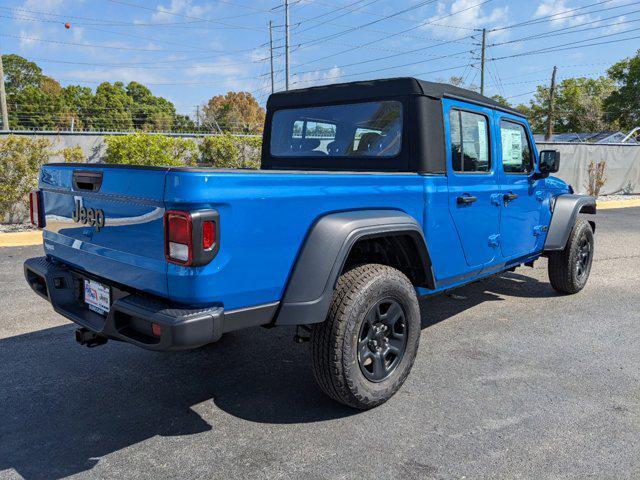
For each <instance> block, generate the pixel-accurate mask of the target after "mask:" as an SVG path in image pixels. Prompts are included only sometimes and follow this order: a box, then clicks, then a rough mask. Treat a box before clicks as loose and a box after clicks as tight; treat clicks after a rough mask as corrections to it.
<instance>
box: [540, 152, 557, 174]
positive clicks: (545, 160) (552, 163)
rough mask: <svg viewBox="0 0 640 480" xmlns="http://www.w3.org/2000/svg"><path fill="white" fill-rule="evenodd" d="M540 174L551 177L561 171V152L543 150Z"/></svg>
mask: <svg viewBox="0 0 640 480" xmlns="http://www.w3.org/2000/svg"><path fill="white" fill-rule="evenodd" d="M539 167H540V173H541V174H543V175H549V174H550V173H556V172H557V171H558V170H559V169H560V152H559V151H557V150H542V151H541V152H540V166H539Z"/></svg>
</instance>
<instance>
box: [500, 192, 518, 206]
mask: <svg viewBox="0 0 640 480" xmlns="http://www.w3.org/2000/svg"><path fill="white" fill-rule="evenodd" d="M502 198H503V199H504V201H505V203H506V202H511V201H513V200H515V199H516V198H518V194H517V193H513V192H509V193H505V194H504V196H503V197H502Z"/></svg>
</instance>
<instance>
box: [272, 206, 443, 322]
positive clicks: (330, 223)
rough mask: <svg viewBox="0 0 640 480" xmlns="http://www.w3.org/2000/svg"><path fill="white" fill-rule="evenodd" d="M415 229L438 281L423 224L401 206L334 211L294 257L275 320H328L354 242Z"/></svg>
mask: <svg viewBox="0 0 640 480" xmlns="http://www.w3.org/2000/svg"><path fill="white" fill-rule="evenodd" d="M399 234H402V235H405V234H406V235H410V236H411V237H412V239H413V240H414V242H415V243H416V247H417V248H418V249H419V254H420V258H421V259H423V266H424V268H425V269H426V271H425V278H426V279H427V280H426V282H427V284H428V285H429V286H432V288H433V285H435V278H434V276H433V269H432V265H431V257H430V256H429V251H428V249H427V245H426V242H425V239H424V235H423V231H422V228H421V227H420V224H419V223H418V222H417V221H416V220H415V219H414V218H413V217H411V216H410V215H408V214H406V213H404V212H401V211H397V210H356V211H347V212H338V213H331V214H328V215H325V216H323V217H321V218H320V219H319V220H318V221H316V222H315V223H314V225H313V226H312V227H311V229H310V231H309V233H308V235H307V238H306V240H305V242H304V244H303V246H302V249H301V250H300V254H299V255H298V258H297V260H296V262H295V265H294V267H293V270H292V272H291V275H290V276H289V281H288V282H287V286H286V289H285V293H284V296H283V299H282V302H281V303H280V308H279V311H278V313H277V315H276V318H275V322H274V323H275V324H276V325H307V324H312V323H319V322H322V321H324V319H325V317H326V316H327V312H328V310H329V306H330V304H331V298H332V296H333V290H334V288H335V285H336V282H337V281H338V277H339V275H340V272H341V271H342V268H343V267H344V264H345V261H346V259H347V257H348V255H349V252H350V251H351V248H352V247H353V245H354V244H355V243H356V242H357V241H358V240H361V239H363V238H370V237H376V236H385V235H399Z"/></svg>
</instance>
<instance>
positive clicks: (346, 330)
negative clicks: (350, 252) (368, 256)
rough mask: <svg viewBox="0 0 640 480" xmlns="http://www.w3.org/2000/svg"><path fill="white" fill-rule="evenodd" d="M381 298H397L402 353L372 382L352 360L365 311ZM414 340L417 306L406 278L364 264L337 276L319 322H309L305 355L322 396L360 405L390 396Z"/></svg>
mask: <svg viewBox="0 0 640 480" xmlns="http://www.w3.org/2000/svg"><path fill="white" fill-rule="evenodd" d="M384 299H392V300H393V301H395V302H397V303H398V304H399V305H400V307H401V308H402V310H403V312H404V322H403V324H404V326H405V327H406V333H405V334H406V344H405V348H404V353H403V355H402V357H401V359H400V360H399V361H398V363H397V366H396V367H395V369H394V370H393V371H392V372H391V373H390V374H389V376H388V378H385V379H384V380H382V381H380V382H373V381H371V380H369V379H367V378H366V377H365V375H364V374H363V372H362V370H361V366H360V364H359V362H358V354H357V343H358V338H359V336H360V332H361V327H362V324H363V322H364V321H365V316H366V315H367V313H368V312H370V311H371V309H372V308H374V307H375V306H376V304H377V303H378V302H380V301H383V300H384ZM419 340H420V308H419V306H418V299H417V297H416V292H415V289H414V287H413V286H412V284H411V282H410V281H409V279H408V278H407V277H406V276H405V275H404V274H403V273H402V272H400V271H398V270H396V269H394V268H391V267H388V266H386V265H378V264H366V265H361V266H358V267H355V268H353V269H352V270H349V271H347V272H345V273H343V274H342V275H341V276H340V278H339V279H338V282H337V285H336V289H335V291H334V294H333V299H332V302H331V307H330V308H329V313H328V314H327V318H326V320H325V321H324V322H323V323H318V324H315V325H313V327H312V332H311V354H312V364H313V374H314V377H315V379H316V382H317V383H318V385H319V386H320V388H321V389H322V391H323V392H324V393H326V394H327V395H328V396H330V397H331V398H333V399H334V400H337V401H338V402H341V403H343V404H346V405H348V406H351V407H354V408H358V409H362V410H366V409H370V408H373V407H376V406H378V405H380V404H382V403H384V402H386V401H387V400H388V399H389V398H391V397H392V396H393V395H394V394H395V393H396V392H397V391H398V389H399V388H400V387H401V386H402V384H403V383H404V381H405V379H406V378H407V375H409V372H410V370H411V367H412V366H413V362H414V360H415V357H416V352H417V350H418V342H419Z"/></svg>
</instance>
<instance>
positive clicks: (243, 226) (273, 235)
mask: <svg viewBox="0 0 640 480" xmlns="http://www.w3.org/2000/svg"><path fill="white" fill-rule="evenodd" d="M165 205H166V208H167V209H174V208H175V209H182V208H186V209H198V208H215V209H217V210H218V212H219V213H220V232H221V234H220V235H221V238H220V250H219V252H218V255H217V256H216V258H214V260H213V261H212V262H211V263H210V264H208V265H206V266H203V267H197V268H190V267H181V266H179V265H174V264H169V265H168V271H167V273H168V276H167V284H168V285H167V286H168V294H169V296H170V297H171V298H172V299H174V300H176V301H180V302H183V303H189V304H210V303H216V302H220V303H221V304H224V307H225V309H227V310H233V309H237V308H241V307H249V306H254V305H261V304H265V303H271V302H275V301H278V300H280V299H281V297H282V295H283V293H284V289H285V287H286V284H287V280H288V278H289V275H290V273H291V270H292V268H293V265H294V262H295V260H296V258H297V255H298V253H299V251H300V249H301V247H302V244H303V242H304V240H305V237H306V235H307V233H308V231H309V229H310V228H311V226H312V225H313V224H314V222H315V221H316V220H317V219H318V218H319V217H320V216H322V215H325V214H328V213H332V212H339V211H347V210H357V209H375V208H380V209H397V210H400V211H404V212H406V213H407V214H409V215H410V216H412V217H413V218H415V219H416V220H417V221H418V222H419V223H420V224H421V225H422V223H423V214H424V181H423V178H422V177H421V176H420V175H417V174H352V173H344V172H341V173H303V172H274V173H268V172H233V173H231V172H229V173H224V172H212V173H209V172H204V171H203V172H173V171H172V172H169V173H168V174H167V178H166V191H165Z"/></svg>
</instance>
